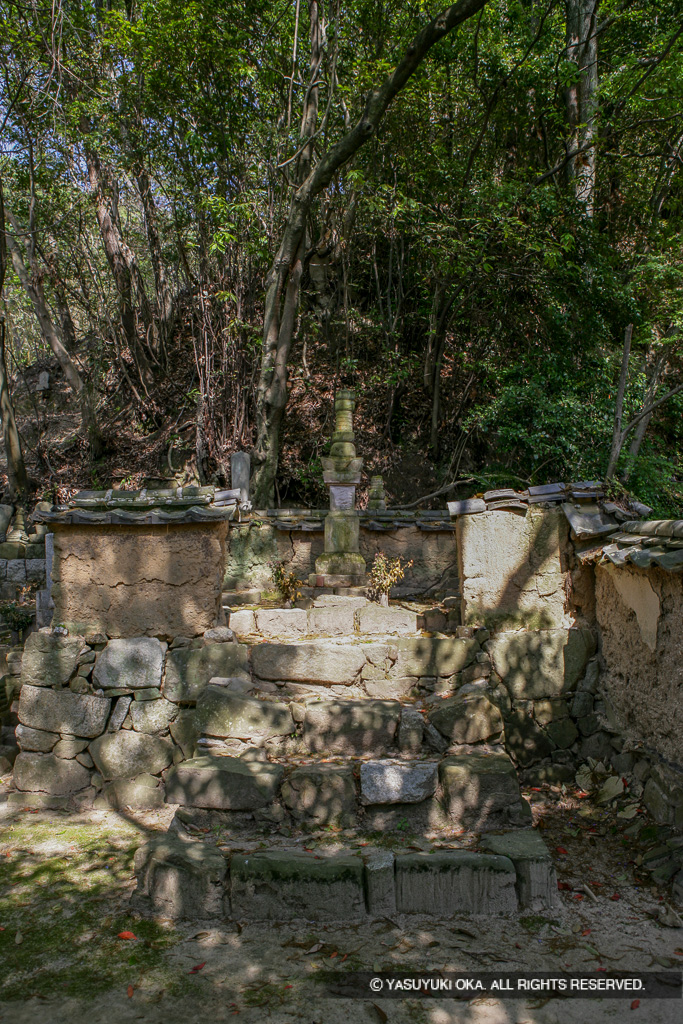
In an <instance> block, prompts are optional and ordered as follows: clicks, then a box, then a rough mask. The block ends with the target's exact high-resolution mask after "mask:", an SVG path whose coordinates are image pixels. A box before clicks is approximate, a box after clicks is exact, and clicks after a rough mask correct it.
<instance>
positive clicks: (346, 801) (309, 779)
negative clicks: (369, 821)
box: [282, 764, 356, 824]
mask: <svg viewBox="0 0 683 1024" xmlns="http://www.w3.org/2000/svg"><path fill="white" fill-rule="evenodd" d="M282 800H283V803H284V804H285V806H286V807H288V808H289V810H290V811H291V812H292V815H293V816H294V817H295V818H299V819H305V820H306V821H312V822H318V823H320V824H347V823H349V822H350V821H351V819H352V818H353V817H354V816H355V812H356V785H355V782H354V778H353V769H352V768H350V767H343V766H342V767H340V766H338V765H332V764H319V765H316V764H308V765H302V766H301V767H300V768H295V769H294V771H293V772H292V773H291V774H290V775H289V777H288V778H287V781H286V782H285V783H284V784H283V786H282Z"/></svg>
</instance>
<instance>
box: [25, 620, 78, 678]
mask: <svg viewBox="0 0 683 1024" xmlns="http://www.w3.org/2000/svg"><path fill="white" fill-rule="evenodd" d="M82 647H83V637H80V636H52V634H50V633H31V634H30V635H29V637H28V639H27V640H26V643H25V645H24V654H23V657H22V660H21V683H22V686H25V685H29V686H55V685H57V684H62V685H63V684H64V683H68V681H69V679H71V676H72V675H73V674H74V672H75V671H76V666H77V665H78V655H79V654H80V651H81V649H82Z"/></svg>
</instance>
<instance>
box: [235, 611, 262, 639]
mask: <svg viewBox="0 0 683 1024" xmlns="http://www.w3.org/2000/svg"><path fill="white" fill-rule="evenodd" d="M229 621H230V629H231V630H232V631H233V633H234V634H235V636H249V635H250V634H252V633H255V632H256V616H255V615H254V613H253V612H252V611H249V609H247V608H241V609H240V610H239V611H236V612H230V620H229Z"/></svg>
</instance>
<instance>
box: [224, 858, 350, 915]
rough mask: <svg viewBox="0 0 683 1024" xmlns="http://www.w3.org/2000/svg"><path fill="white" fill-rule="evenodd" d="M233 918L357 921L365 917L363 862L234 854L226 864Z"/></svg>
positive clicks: (340, 859) (347, 859)
mask: <svg viewBox="0 0 683 1024" xmlns="http://www.w3.org/2000/svg"><path fill="white" fill-rule="evenodd" d="M230 887H231V906H232V914H233V916H234V917H236V918H238V919H242V920H245V919H246V920H249V921H259V920H261V921H264V920H265V921H289V920H291V919H292V918H304V919H306V920H309V921H310V920H312V921H359V920H363V919H364V918H365V917H366V911H365V897H364V891H363V862H362V860H361V859H360V857H353V856H350V855H348V854H341V853H338V854H333V855H331V856H326V857H319V858H316V857H315V856H314V855H313V854H309V853H300V852H294V851H282V852H279V851H278V852H276V851H272V852H268V853H254V854H244V855H242V854H235V855H234V856H233V857H232V860H231V862H230Z"/></svg>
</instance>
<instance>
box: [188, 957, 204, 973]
mask: <svg viewBox="0 0 683 1024" xmlns="http://www.w3.org/2000/svg"><path fill="white" fill-rule="evenodd" d="M202 967H206V960H204V961H203V962H202V963H201V964H195V966H194V967H191V968H190V974H197V972H198V971H201V969H202Z"/></svg>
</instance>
